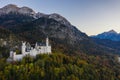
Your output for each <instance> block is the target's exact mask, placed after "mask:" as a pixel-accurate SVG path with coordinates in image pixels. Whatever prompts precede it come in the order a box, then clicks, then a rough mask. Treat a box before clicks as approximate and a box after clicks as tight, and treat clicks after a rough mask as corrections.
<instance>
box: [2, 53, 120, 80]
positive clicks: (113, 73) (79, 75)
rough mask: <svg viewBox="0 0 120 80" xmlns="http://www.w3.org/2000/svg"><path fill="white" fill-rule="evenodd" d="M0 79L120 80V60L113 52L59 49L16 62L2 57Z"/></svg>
mask: <svg viewBox="0 0 120 80" xmlns="http://www.w3.org/2000/svg"><path fill="white" fill-rule="evenodd" d="M0 80H120V63H118V61H117V56H113V55H103V56H99V55H87V54H81V55H77V56H76V55H67V54H63V53H60V52H57V53H52V54H50V55H48V54H39V55H37V56H36V58H33V57H30V56H29V55H27V56H26V57H24V58H23V59H22V60H21V61H16V62H15V61H12V62H6V58H0Z"/></svg>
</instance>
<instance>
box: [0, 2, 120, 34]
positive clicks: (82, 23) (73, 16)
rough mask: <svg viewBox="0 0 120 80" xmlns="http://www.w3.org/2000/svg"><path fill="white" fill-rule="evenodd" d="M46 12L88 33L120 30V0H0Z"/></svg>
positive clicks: (4, 3)
mask: <svg viewBox="0 0 120 80" xmlns="http://www.w3.org/2000/svg"><path fill="white" fill-rule="evenodd" d="M7 4H15V5H18V6H19V7H22V6H27V7H30V8H32V9H33V10H35V11H36V12H41V13H45V14H51V13H58V14H60V15H62V16H63V17H65V18H66V19H67V20H68V21H69V22H70V23H71V24H72V25H74V26H76V27H77V28H78V29H79V30H80V31H82V32H84V33H86V34H88V35H96V34H99V33H102V32H105V31H109V30H111V29H114V30H115V31H117V32H118V33H119V32H120V0H0V7H3V6H5V5H7Z"/></svg>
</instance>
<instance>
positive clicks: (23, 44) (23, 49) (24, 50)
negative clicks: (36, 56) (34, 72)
mask: <svg viewBox="0 0 120 80" xmlns="http://www.w3.org/2000/svg"><path fill="white" fill-rule="evenodd" d="M21 49H22V50H21V51H22V54H23V55H24V54H25V52H26V42H22V48H21Z"/></svg>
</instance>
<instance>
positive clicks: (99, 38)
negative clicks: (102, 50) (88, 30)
mask: <svg viewBox="0 0 120 80" xmlns="http://www.w3.org/2000/svg"><path fill="white" fill-rule="evenodd" d="M90 37H91V39H92V40H93V41H94V42H95V43H96V44H98V45H101V46H103V47H107V48H109V49H111V50H114V51H115V52H116V53H120V34H119V33H117V32H116V31H114V30H110V31H108V32H103V33H101V34H98V35H96V36H90Z"/></svg>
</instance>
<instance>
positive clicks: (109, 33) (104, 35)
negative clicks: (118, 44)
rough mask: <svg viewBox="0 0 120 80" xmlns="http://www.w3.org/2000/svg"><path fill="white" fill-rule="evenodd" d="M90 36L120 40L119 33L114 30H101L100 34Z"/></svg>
mask: <svg viewBox="0 0 120 80" xmlns="http://www.w3.org/2000/svg"><path fill="white" fill-rule="evenodd" d="M91 37H93V38H99V39H108V40H112V41H120V33H117V32H116V31H115V30H110V31H107V32H103V33H101V34H98V35H96V36H91Z"/></svg>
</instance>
